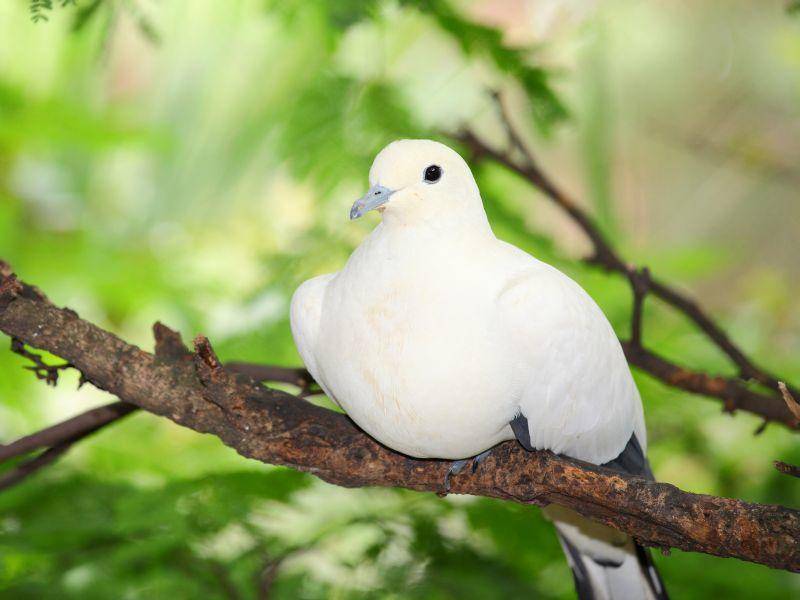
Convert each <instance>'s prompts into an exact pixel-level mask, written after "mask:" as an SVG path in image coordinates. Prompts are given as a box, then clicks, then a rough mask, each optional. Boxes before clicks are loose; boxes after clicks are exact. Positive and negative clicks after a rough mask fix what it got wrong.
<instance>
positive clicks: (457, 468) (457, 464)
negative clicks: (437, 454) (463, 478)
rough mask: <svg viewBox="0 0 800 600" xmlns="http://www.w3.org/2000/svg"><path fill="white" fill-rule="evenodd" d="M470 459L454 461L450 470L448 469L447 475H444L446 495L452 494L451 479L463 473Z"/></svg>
mask: <svg viewBox="0 0 800 600" xmlns="http://www.w3.org/2000/svg"><path fill="white" fill-rule="evenodd" d="M469 461H470V459H468V458H465V459H462V460H454V461H453V462H452V463H450V468H449V469H447V473H445V474H444V493H445V494H447V493H448V492H450V477H451V476H453V475H458V474H459V473H461V471H463V470H464V467H466V466H467V463H468V462H469Z"/></svg>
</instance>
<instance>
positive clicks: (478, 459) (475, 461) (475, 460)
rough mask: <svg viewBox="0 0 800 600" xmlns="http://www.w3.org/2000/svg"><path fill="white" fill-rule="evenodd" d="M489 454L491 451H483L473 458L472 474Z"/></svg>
mask: <svg viewBox="0 0 800 600" xmlns="http://www.w3.org/2000/svg"><path fill="white" fill-rule="evenodd" d="M491 453H492V449H491V448H489V449H488V450H484V451H483V452H481V453H480V454H478V456H476V457H475V458H473V459H472V472H473V473H475V471H477V470H478V467H480V466H481V463H483V461H485V460H486V459H487V458H488V457H489V455H490V454H491Z"/></svg>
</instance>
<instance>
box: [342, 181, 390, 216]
mask: <svg viewBox="0 0 800 600" xmlns="http://www.w3.org/2000/svg"><path fill="white" fill-rule="evenodd" d="M394 192H395V190H390V189H389V188H387V187H383V186H382V185H373V186H372V187H371V188H369V191H368V192H367V193H366V194H364V196H362V197H361V198H359V199H358V200H356V201H355V203H354V204H353V207H352V208H351V209H350V220H353V219H358V218H359V217H361V216H363V215H364V213H367V212H369V211H371V210H375V209H376V208H379V207H381V206H383V205H384V204H386V203H387V202H388V201H389V197H390V196H391V195H392V194H394Z"/></svg>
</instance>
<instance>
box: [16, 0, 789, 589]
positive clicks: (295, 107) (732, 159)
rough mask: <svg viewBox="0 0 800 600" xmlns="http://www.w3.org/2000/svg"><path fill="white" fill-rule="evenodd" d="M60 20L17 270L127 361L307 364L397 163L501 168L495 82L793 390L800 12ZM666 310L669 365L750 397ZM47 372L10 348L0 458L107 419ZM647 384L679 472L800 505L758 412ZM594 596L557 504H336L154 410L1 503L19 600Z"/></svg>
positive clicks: (324, 12) (481, 2)
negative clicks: (409, 150) (137, 350)
mask: <svg viewBox="0 0 800 600" xmlns="http://www.w3.org/2000/svg"><path fill="white" fill-rule="evenodd" d="M34 4H37V3H34ZM38 4H39V5H46V4H48V3H38ZM49 4H52V8H50V9H48V8H47V6H42V7H40V8H38V9H37V10H35V11H34V12H33V13H32V12H31V3H29V2H26V1H24V0H3V2H2V3H0V256H2V257H3V258H4V259H6V260H8V261H9V262H11V263H12V264H13V266H14V267H15V269H16V270H17V271H18V272H19V273H20V275H21V276H22V277H24V278H25V279H26V280H28V281H30V282H34V283H36V284H38V285H40V286H41V287H42V288H43V289H44V290H46V292H47V293H48V295H49V296H50V297H51V298H52V299H54V301H55V302H57V303H59V304H64V305H68V306H70V307H73V308H74V309H76V310H77V311H78V312H79V313H80V314H81V315H82V316H84V317H86V318H88V319H91V320H93V321H95V322H96V323H98V324H100V325H102V326H103V327H106V328H109V329H111V330H113V331H114V332H116V333H118V334H119V335H121V336H123V337H124V338H126V339H128V340H131V341H133V342H135V343H138V344H140V345H141V346H142V347H144V348H147V349H150V348H151V347H152V339H151V334H150V327H151V325H152V323H153V322H154V321H156V320H157V319H160V320H162V321H164V322H165V323H167V324H169V325H170V326H172V327H174V328H177V329H179V330H180V331H181V332H182V333H183V334H184V337H185V338H187V339H191V337H193V336H194V335H195V334H197V333H199V332H203V333H205V334H207V335H209V336H210V338H211V339H212V341H213V343H214V344H215V347H216V348H217V350H218V351H219V353H220V354H221V356H222V357H223V358H225V359H238V360H251V361H259V362H269V363H277V364H284V365H297V364H299V357H298V355H297V353H296V351H295V349H294V346H293V343H292V341H291V336H290V332H289V326H288V320H287V305H288V299H289V297H290V294H291V292H292V291H293V290H294V288H295V287H296V286H297V285H298V284H299V283H300V282H301V281H302V280H304V279H306V278H308V277H310V276H313V275H315V274H319V273H323V272H327V271H331V270H335V269H338V268H339V267H340V266H341V265H342V264H343V262H344V261H345V259H346V257H347V256H348V254H349V252H350V251H351V250H352V249H353V248H354V247H355V246H356V245H357V244H358V243H359V241H360V240H361V239H363V237H364V236H365V235H366V234H367V232H368V231H369V229H370V228H372V227H373V226H374V225H375V223H376V222H377V218H378V217H377V215H370V216H368V217H367V218H365V219H363V220H361V221H358V222H349V221H348V219H347V213H348V209H349V207H350V205H351V203H352V201H353V199H354V198H356V197H358V196H359V195H360V194H361V193H362V192H363V190H364V189H365V187H366V185H367V172H368V168H369V165H370V163H371V160H372V158H373V156H374V155H375V153H376V152H377V151H378V150H379V149H380V148H381V147H382V146H383V145H385V144H386V143H387V142H389V141H391V140H393V139H395V138H398V137H411V136H424V137H435V138H437V139H441V140H443V141H447V140H448V134H452V132H454V131H456V130H457V129H458V128H460V127H464V126H470V127H473V128H475V129H476V130H477V131H479V132H481V134H482V135H483V136H485V137H486V139H488V140H490V141H492V142H493V143H496V144H498V145H500V144H502V143H503V136H502V128H501V126H500V123H499V121H498V119H497V112H496V110H495V107H494V105H493V103H492V101H491V100H490V99H489V97H488V95H487V90H488V89H496V90H499V91H500V92H501V93H502V94H503V98H504V100H505V102H506V104H507V106H508V107H509V109H510V110H511V112H512V116H513V118H514V121H515V123H516V124H517V125H518V127H519V128H520V129H521V130H522V131H523V132H524V134H525V136H526V139H527V140H528V142H529V143H530V144H531V146H532V147H533V148H534V149H535V151H536V153H537V155H538V156H539V157H540V160H541V162H542V164H543V165H544V166H545V167H546V169H547V170H548V171H550V172H551V173H552V174H553V176H554V177H555V178H556V180H557V181H559V182H560V183H561V184H562V185H563V186H564V187H565V188H566V189H568V190H570V191H571V192H572V193H574V194H575V196H576V197H578V198H579V199H580V200H581V202H582V203H583V204H584V205H585V206H586V207H587V208H588V210H590V211H591V212H592V213H593V214H594V215H596V217H597V219H598V220H599V221H600V222H601V223H602V226H603V228H604V230H605V231H606V232H607V233H608V234H609V235H611V236H612V237H613V239H614V241H615V242H616V243H617V244H618V245H619V246H620V247H621V248H622V249H623V253H624V254H625V256H627V257H630V258H631V259H632V260H635V261H636V262H637V263H640V264H647V265H649V266H650V267H651V268H652V269H653V271H655V272H657V273H659V274H660V275H662V276H663V277H664V278H665V279H667V280H670V281H673V282H677V283H679V284H680V285H681V286H682V287H684V288H686V289H688V290H691V291H692V293H693V294H695V295H696V296H697V297H698V298H699V299H700V300H701V301H702V304H703V305H704V306H705V307H707V308H708V309H709V310H710V311H711V312H712V313H713V314H715V315H717V316H718V317H719V318H720V319H721V320H722V322H723V323H724V325H725V327H726V328H727V330H728V331H730V333H731V334H732V336H733V338H734V339H735V340H736V341H737V342H739V343H740V344H741V345H742V346H743V347H744V348H745V349H747V350H748V351H750V352H752V354H753V355H754V356H755V357H757V359H758V360H759V361H760V362H761V363H762V364H766V365H769V367H770V369H771V370H773V371H775V372H778V373H780V374H782V375H783V376H784V377H786V378H789V379H790V380H793V381H794V382H795V383H800V361H798V357H800V310H798V307H799V306H800V303H799V302H798V297H800V260H798V247H799V246H798V233H799V232H800V193H799V192H798V189H799V188H800V15H797V14H792V11H790V10H787V9H786V5H785V3H784V2H780V1H777V0H774V1H749V2H748V1H744V0H730V1H727V2H717V1H714V0H691V1H690V0H672V1H665V2H651V3H645V2H638V1H635V0H610V1H607V2H603V3H597V4H596V3H593V2H581V1H579V0H571V1H560V2H559V1H555V0H553V1H549V0H475V1H473V2H458V1H456V2H445V0H436V1H430V2H414V1H408V0H406V1H395V0H389V1H374V0H373V1H370V2H356V1H352V0H348V1H341V0H340V1H337V2H330V3H327V2H322V1H319V0H314V1H300V0H274V1H267V0H260V1H256V0H252V1H247V0H231V1H226V2H219V1H212V0H192V1H189V0H159V1H150V0H79V1H78V2H76V3H75V4H74V5H68V6H64V7H62V6H61V5H60V4H61V3H60V2H53V3H49ZM32 17H34V18H32ZM475 171H476V177H477V178H478V181H479V184H480V186H481V188H482V190H483V193H484V199H485V202H486V205H487V212H488V213H489V216H490V219H491V221H492V223H493V226H494V227H495V231H496V233H497V234H498V236H499V237H501V238H503V239H506V240H508V241H511V242H513V243H515V244H517V245H519V246H521V247H523V248H525V249H526V250H528V251H530V252H532V253H533V254H535V255H537V256H539V257H540V258H543V259H545V260H548V261H550V262H552V263H554V264H556V265H557V266H558V267H559V268H561V269H562V270H564V271H565V272H567V273H568V274H569V275H571V276H572V277H574V278H575V279H577V280H578V281H579V282H580V283H581V284H582V285H583V286H584V287H586V288H587V289H588V290H589V291H590V293H591V294H592V295H593V296H594V297H595V298H596V299H597V301H598V302H599V303H600V304H601V306H602V307H603V309H604V310H605V312H606V314H607V315H608V316H609V318H610V319H611V321H612V323H613V324H614V326H615V328H616V329H617V331H618V332H619V333H620V334H621V335H625V334H626V333H627V332H628V315H629V312H630V294H629V291H628V289H627V286H626V284H625V282H624V281H621V280H619V279H618V278H616V277H613V276H608V275H605V274H603V273H600V272H598V271H595V270H592V269H591V268H589V267H586V266H584V265H582V264H581V263H580V262H579V261H578V260H577V259H578V258H579V257H580V256H581V255H582V254H584V253H585V252H586V250H587V249H588V245H587V243H586V241H585V240H584V239H583V238H582V236H581V234H580V232H579V231H577V230H576V229H575V227H574V226H573V225H572V224H571V223H569V222H568V221H567V220H565V219H564V217H563V215H561V214H560V213H559V212H558V211H557V210H556V209H554V208H553V207H552V206H551V205H550V204H549V203H548V202H547V200H545V199H544V198H543V197H542V196H540V195H539V194H538V193H537V192H536V191H535V190H533V189H531V188H530V187H528V186H527V185H526V184H525V183H524V182H522V181H520V180H519V179H518V178H516V177H514V176H512V175H510V174H509V173H507V172H505V171H503V170H502V169H500V168H498V167H496V166H492V165H489V164H486V165H482V166H480V167H476V169H475ZM646 310H647V312H646V322H645V340H646V343H647V344H648V345H650V346H652V347H653V348H656V349H657V350H658V351H659V352H662V353H664V354H666V355H668V356H669V357H672V358H673V359H675V360H677V361H678V362H681V363H685V364H689V365H693V366H695V367H697V368H703V369H707V370H709V371H710V372H719V373H730V374H732V373H733V371H732V369H731V368H730V366H729V365H728V364H727V363H726V362H725V360H724V359H723V357H722V356H721V355H720V354H719V353H718V352H717V351H716V350H715V349H713V348H712V347H710V346H709V344H708V343H707V342H706V341H705V340H704V339H703V338H702V337H701V336H700V335H698V333H697V332H696V331H694V330H693V329H692V328H691V327H690V326H689V324H687V323H686V322H685V321H684V320H682V319H680V318H679V317H676V316H675V315H674V314H672V313H670V312H669V311H667V310H666V309H663V308H662V307H660V306H659V305H658V304H657V303H656V302H655V301H649V302H648V304H647V305H646ZM7 341H8V340H6V341H2V340H0V342H2V343H3V345H5V344H6V343H7ZM24 365H25V362H24V360H23V359H21V358H20V357H19V356H16V355H14V354H12V353H11V352H9V351H6V350H0V441H1V442H5V441H9V440H12V439H14V438H15V437H18V436H20V435H23V434H25V433H29V432H31V431H33V430H35V429H37V428H40V427H42V426H44V425H46V424H51V423H54V422H56V421H58V420H61V419H63V418H66V417H68V416H71V415H73V414H76V413H78V412H81V411H83V410H85V409H87V408H89V407H91V406H94V405H99V404H101V403H104V402H107V401H109V398H108V397H106V396H105V395H104V394H103V393H101V392H99V391H97V390H92V389H89V386H86V387H84V388H83V389H81V390H80V391H78V390H77V389H76V388H77V386H76V384H77V380H76V377H75V376H74V375H72V374H65V375H64V376H63V377H62V380H61V382H60V384H59V385H58V387H56V388H48V387H45V386H44V385H43V384H42V383H40V382H37V381H35V380H34V378H33V376H32V375H31V373H30V372H28V371H25V370H23V369H22V367H23V366H24ZM635 376H636V379H637V382H638V384H639V386H640V389H641V392H642V396H643V399H644V404H645V411H646V415H647V420H648V425H649V430H650V440H651V441H650V446H651V460H652V463H653V466H654V469H655V472H656V474H657V476H658V477H659V478H660V479H662V480H665V481H668V482H671V483H674V484H676V485H678V486H680V487H681V488H684V489H686V490H691V491H695V492H706V493H710V494H722V495H727V496H735V497H739V498H744V499H747V500H753V501H759V502H771V503H781V504H784V505H789V506H797V505H798V502H799V501H800V491H799V490H800V488H798V485H797V482H796V481H793V480H791V478H789V477H786V476H783V475H780V474H779V473H777V472H776V471H775V470H774V469H773V468H772V461H773V460H774V459H783V460H786V461H788V462H794V463H797V462H800V448H798V443H797V440H798V438H797V437H796V434H794V435H792V434H790V433H789V432H788V431H786V430H784V429H782V428H781V427H779V426H770V427H768V428H767V429H766V431H764V432H763V433H762V434H761V435H759V436H754V434H753V433H754V431H755V430H756V428H757V427H758V426H759V424H760V423H759V421H758V419H756V418H754V417H751V416H748V415H746V414H740V415H736V416H735V417H731V416H729V415H724V414H722V413H721V410H720V405H719V403H718V402H715V401H710V400H706V399H702V398H698V397H692V396H690V395H687V394H684V393H682V392H680V391H677V390H675V389H671V388H666V387H664V386H662V385H660V384H658V383H656V382H654V381H653V380H651V379H649V378H648V377H647V376H645V375H642V374H639V373H635ZM320 401H321V402H324V400H320ZM656 561H657V563H658V565H659V567H660V569H661V571H662V573H663V576H664V579H665V580H666V582H667V585H668V587H669V589H670V591H671V592H672V594H673V596H674V597H675V598H708V597H725V598H750V597H753V596H754V595H757V596H758V597H759V598H787V597H791V596H793V595H800V579H798V577H797V576H792V575H789V574H787V573H783V572H777V571H771V570H769V569H767V568H765V567H761V566H756V565H752V564H747V563H743V562H738V561H735V560H721V559H715V558H712V557H709V556H705V555H700V554H684V553H681V552H679V551H673V552H672V554H671V556H661V555H660V554H658V555H657V556H656ZM573 595H574V592H573V591H572V579H571V576H570V574H569V572H568V569H567V566H566V563H565V561H564V559H563V558H562V555H561V551H560V548H559V546H558V543H557V541H556V538H555V536H554V534H553V532H552V531H551V529H550V527H549V525H548V524H547V522H546V521H544V519H543V518H542V517H541V515H540V514H539V512H538V510H536V509H534V508H530V507H523V506H516V505H513V504H510V503H503V502H496V501H491V500H487V499H478V498H471V497H457V496H456V497H453V496H451V497H448V498H447V499H440V498H438V497H436V496H434V495H432V494H419V493H411V492H406V491H398V490H384V489H363V490H345V489H340V488H336V487H333V486H330V485H327V484H324V483H322V482H320V481H318V480H316V479H314V478H313V477H310V476H307V475H302V474H299V473H296V472H292V471H289V470H285V469H280V468H274V467H270V466H267V465H263V464H259V463H256V462H252V461H247V460H245V459H243V458H241V457H239V456H237V455H236V454H235V453H234V452H233V451H232V450H230V449H228V448H226V447H224V446H223V445H222V444H221V443H220V442H219V441H218V440H217V439H215V438H212V437H209V436H203V435H200V434H197V433H194V432H191V431H188V430H184V429H181V428H179V427H178V426H176V425H174V424H172V423H170V422H168V421H166V420H164V419H159V418H157V417H155V416H152V415H149V414H135V415H133V416H131V417H129V418H127V419H126V420H125V421H123V422H120V423H118V424H116V425H114V426H112V427H109V428H108V429H106V430H104V431H102V432H101V433H99V434H98V435H96V436H94V437H93V438H91V439H90V440H88V441H85V442H83V443H81V444H80V445H79V446H78V447H75V448H74V449H73V450H72V451H70V452H69V454H68V455H67V456H66V457H65V458H64V459H63V460H61V461H60V462H59V463H58V464H56V465H54V466H52V467H50V468H49V469H46V470H44V471H41V472H39V473H38V474H37V475H36V476H34V477H32V478H30V479H28V480H27V481H25V482H24V483H23V484H20V485H18V486H17V487H15V488H13V489H11V490H8V491H5V492H3V493H1V494H0V596H2V597H5V598H131V599H136V598H164V597H170V598H176V599H177V598H196V597H201V596H202V597H206V598H229V599H237V598H243V599H244V598H256V597H267V596H270V597H273V598H373V597H385V598H456V597H458V598H491V597H498V598H500V597H503V598H514V597H523V596H524V597H540V598H570V597H574V596H573Z"/></svg>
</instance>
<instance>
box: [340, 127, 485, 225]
mask: <svg viewBox="0 0 800 600" xmlns="http://www.w3.org/2000/svg"><path fill="white" fill-rule="evenodd" d="M369 184H370V188H369V191H368V192H367V193H366V194H365V195H364V196H363V197H361V198H359V199H358V200H356V202H355V203H354V204H353V207H352V208H351V209H350V218H351V219H358V218H359V217H361V216H362V215H364V213H366V212H368V211H371V210H378V211H380V212H381V213H382V216H383V220H384V222H387V223H391V222H394V223H400V224H403V225H415V224H420V223H424V222H432V221H439V222H441V221H442V220H445V221H452V220H462V221H463V220H465V219H471V218H476V219H478V220H479V221H485V219H486V214H485V213H484V211H483V204H482V203H481V197H480V193H479V191H478V186H477V184H476V183H475V179H474V178H473V176H472V172H471V171H470V169H469V166H468V165H467V163H466V162H465V161H464V159H463V158H461V156H459V154H458V153H457V152H455V151H454V150H452V149H451V148H448V147H447V146H445V145H444V144H440V143H439V142H434V141H431V140H398V141H396V142H392V143H391V144H389V145H388V146H386V147H385V148H384V149H383V150H381V151H380V152H379V153H378V155H377V156H376V157H375V161H374V162H373V163H372V168H371V169H370V171H369Z"/></svg>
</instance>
